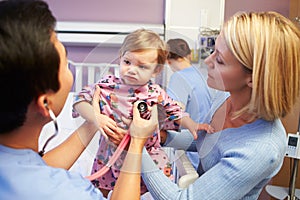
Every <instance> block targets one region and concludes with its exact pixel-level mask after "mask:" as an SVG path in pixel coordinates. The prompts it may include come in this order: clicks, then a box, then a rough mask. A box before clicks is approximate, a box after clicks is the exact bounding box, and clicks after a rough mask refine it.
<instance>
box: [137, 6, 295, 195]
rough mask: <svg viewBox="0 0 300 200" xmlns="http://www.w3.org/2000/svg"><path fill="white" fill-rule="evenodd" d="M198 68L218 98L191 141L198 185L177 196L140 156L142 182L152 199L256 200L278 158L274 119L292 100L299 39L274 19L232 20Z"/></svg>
mask: <svg viewBox="0 0 300 200" xmlns="http://www.w3.org/2000/svg"><path fill="white" fill-rule="evenodd" d="M205 63H206V64H207V66H208V79H207V84H208V86H210V87H212V88H214V89H217V90H220V92H219V94H218V98H216V99H215V100H214V102H213V105H212V107H211V110H210V112H209V113H208V117H207V118H206V119H205V122H206V123H211V124H212V126H213V127H214V128H215V129H216V132H215V133H214V134H205V133H204V134H202V135H199V137H198V139H197V141H196V144H195V145H196V148H197V150H198V152H199V158H200V164H199V166H198V173H199V175H200V177H199V178H198V179H197V180H196V181H195V182H194V183H193V184H191V185H189V187H188V188H186V189H179V188H178V187H177V186H176V185H175V184H172V183H171V182H170V181H169V180H168V179H166V178H165V177H164V176H162V175H161V173H160V172H159V170H157V169H156V167H155V165H154V164H153V162H152V161H151V160H150V159H148V156H147V154H146V155H145V156H144V157H143V163H142V164H143V169H142V172H143V175H142V176H143V180H144V182H145V183H146V185H147V188H148V189H149V191H150V192H151V194H152V195H153V197H154V199H222V200H226V199H228V200H234V199H258V197H259V194H260V193H261V191H262V189H263V187H264V186H265V185H266V184H267V183H268V181H269V180H270V179H271V178H272V177H273V176H275V175H276V174H277V173H278V171H279V170H280V168H281V166H282V163H283V158H284V156H285V151H286V133H285V129H284V127H283V125H282V123H281V121H280V120H279V118H281V117H284V116H285V115H286V114H287V113H289V112H290V111H291V108H292V107H293V105H294V104H295V102H296V99H297V97H299V92H300V32H299V30H298V29H297V27H296V26H295V25H294V24H293V23H292V22H291V21H290V20H289V19H287V18H285V17H283V16H282V15H280V14H278V13H275V12H261V13H239V14H236V15H235V16H233V17H232V18H231V19H229V21H227V23H225V25H224V27H223V30H222V31H221V34H220V35H219V36H218V38H217V40H216V46H215V51H214V52H213V54H212V55H210V56H209V57H208V58H207V59H206V60H205ZM223 91H226V92H228V93H229V95H227V94H228V93H226V92H223ZM188 141H190V143H189V142H188ZM191 141H192V138H191V137H190V136H189V135H188V134H186V135H184V133H182V134H168V137H167V139H166V141H165V143H166V144H172V146H175V147H177V148H185V147H183V146H184V145H182V144H188V143H189V144H191Z"/></svg>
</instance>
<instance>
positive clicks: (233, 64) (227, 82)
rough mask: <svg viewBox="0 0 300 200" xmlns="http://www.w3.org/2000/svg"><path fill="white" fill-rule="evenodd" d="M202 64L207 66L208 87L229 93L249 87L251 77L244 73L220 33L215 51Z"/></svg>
mask: <svg viewBox="0 0 300 200" xmlns="http://www.w3.org/2000/svg"><path fill="white" fill-rule="evenodd" d="M204 62H205V64H206V65H207V66H208V78H207V84H208V86H210V87H212V88H214V89H217V90H222V91H229V92H234V91H240V90H242V89H244V88H245V87H249V81H251V76H252V75H251V74H249V73H246V72H245V71H244V69H243V66H242V64H241V63H240V62H239V61H238V60H237V59H236V58H235V56H234V55H233V54H232V53H231V51H230V50H229V48H228V47H227V45H226V43H225V40H224V37H223V34H222V32H221V34H220V35H219V36H218V38H217V40H216V44H215V51H214V52H213V54H211V55H210V56H209V57H207V58H206V59H205V61H204Z"/></svg>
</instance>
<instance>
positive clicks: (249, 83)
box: [247, 77, 253, 88]
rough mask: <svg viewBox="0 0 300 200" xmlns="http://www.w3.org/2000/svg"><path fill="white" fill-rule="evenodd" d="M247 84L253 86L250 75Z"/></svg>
mask: <svg viewBox="0 0 300 200" xmlns="http://www.w3.org/2000/svg"><path fill="white" fill-rule="evenodd" d="M247 85H248V87H250V88H253V85H252V77H251V78H249V80H248V83H247Z"/></svg>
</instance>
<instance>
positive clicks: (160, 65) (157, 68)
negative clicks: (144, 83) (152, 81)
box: [152, 64, 164, 78]
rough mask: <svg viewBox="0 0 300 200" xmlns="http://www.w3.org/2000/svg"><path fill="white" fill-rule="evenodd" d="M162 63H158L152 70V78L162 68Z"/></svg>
mask: <svg viewBox="0 0 300 200" xmlns="http://www.w3.org/2000/svg"><path fill="white" fill-rule="evenodd" d="M163 67H164V65H162V64H159V65H157V66H156V68H155V70H154V72H153V73H152V78H155V77H156V76H157V75H158V74H159V73H160V72H161V71H162V69H163Z"/></svg>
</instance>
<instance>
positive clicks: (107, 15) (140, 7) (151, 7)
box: [45, 0, 164, 24]
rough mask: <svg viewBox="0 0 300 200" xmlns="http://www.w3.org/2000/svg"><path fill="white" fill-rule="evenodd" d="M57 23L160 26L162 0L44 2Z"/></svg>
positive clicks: (49, 0)
mask: <svg viewBox="0 0 300 200" xmlns="http://www.w3.org/2000/svg"><path fill="white" fill-rule="evenodd" d="M45 1H46V2H48V4H49V6H50V9H51V10H52V12H53V13H54V15H55V16H56V17H57V20H58V21H101V22H128V23H135V22H136V23H154V24H162V23H163V20H164V0H86V1H82V0H45Z"/></svg>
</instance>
